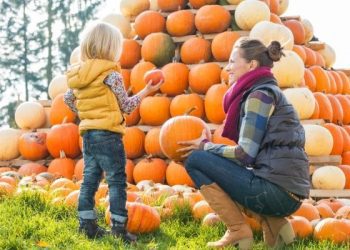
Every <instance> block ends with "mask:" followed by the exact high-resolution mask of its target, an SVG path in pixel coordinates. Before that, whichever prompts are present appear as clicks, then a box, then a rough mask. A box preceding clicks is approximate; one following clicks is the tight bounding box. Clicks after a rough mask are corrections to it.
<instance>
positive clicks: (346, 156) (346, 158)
mask: <svg viewBox="0 0 350 250" xmlns="http://www.w3.org/2000/svg"><path fill="white" fill-rule="evenodd" d="M341 158H342V162H341V163H342V164H350V151H346V152H344V153H343V154H342V156H341Z"/></svg>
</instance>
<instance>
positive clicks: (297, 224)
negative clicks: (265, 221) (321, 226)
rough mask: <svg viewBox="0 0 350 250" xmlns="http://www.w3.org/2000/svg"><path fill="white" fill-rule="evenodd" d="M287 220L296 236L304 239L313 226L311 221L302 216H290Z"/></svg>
mask: <svg viewBox="0 0 350 250" xmlns="http://www.w3.org/2000/svg"><path fill="white" fill-rule="evenodd" d="M289 222H290V224H291V225H292V227H293V230H294V233H295V235H296V236H297V237H298V238H300V239H304V238H307V237H309V236H310V235H312V232H313V228H312V225H311V222H310V221H308V220H307V219H306V218H304V217H302V216H292V218H291V219H289Z"/></svg>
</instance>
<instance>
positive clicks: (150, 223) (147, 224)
mask: <svg viewBox="0 0 350 250" xmlns="http://www.w3.org/2000/svg"><path fill="white" fill-rule="evenodd" d="M126 207H127V209H128V224H127V230H128V231H129V232H130V233H149V232H152V231H154V230H157V229H158V228H159V226H160V216H159V213H158V212H157V210H156V209H155V208H153V207H150V206H148V205H145V204H142V203H138V202H127V205H126Z"/></svg>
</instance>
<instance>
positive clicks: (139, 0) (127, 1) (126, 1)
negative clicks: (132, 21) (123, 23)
mask: <svg viewBox="0 0 350 250" xmlns="http://www.w3.org/2000/svg"><path fill="white" fill-rule="evenodd" d="M119 7H120V11H121V13H122V14H123V16H125V17H127V18H134V17H136V16H137V15H138V14H140V13H141V12H142V11H145V10H149V8H150V1H149V0H121V2H120V5H119Z"/></svg>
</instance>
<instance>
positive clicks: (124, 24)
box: [101, 13, 131, 38]
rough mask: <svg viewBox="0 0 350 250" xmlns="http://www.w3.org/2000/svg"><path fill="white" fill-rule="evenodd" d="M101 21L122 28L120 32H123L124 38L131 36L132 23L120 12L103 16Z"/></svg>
mask: <svg viewBox="0 0 350 250" xmlns="http://www.w3.org/2000/svg"><path fill="white" fill-rule="evenodd" d="M101 21H103V22H106V23H109V24H111V25H113V26H114V27H117V28H118V29H119V30H120V32H121V33H122V34H123V37H124V38H127V37H129V33H130V31H131V24H130V21H129V20H128V19H127V18H126V17H124V16H122V15H120V14H116V13H110V14H108V15H106V16H104V17H102V18H101Z"/></svg>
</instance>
